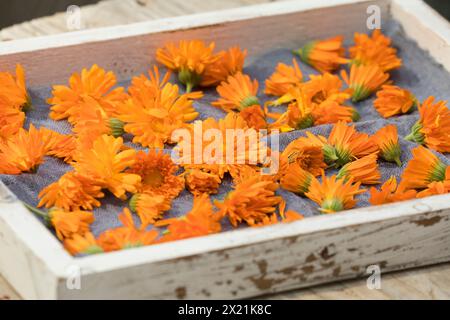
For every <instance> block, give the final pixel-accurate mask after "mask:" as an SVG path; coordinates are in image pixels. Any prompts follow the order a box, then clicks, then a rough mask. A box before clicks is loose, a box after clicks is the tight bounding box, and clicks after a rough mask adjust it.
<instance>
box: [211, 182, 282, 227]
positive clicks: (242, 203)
mask: <svg viewBox="0 0 450 320" xmlns="http://www.w3.org/2000/svg"><path fill="white" fill-rule="evenodd" d="M277 189H278V184H277V183H275V182H273V181H272V180H271V178H270V177H267V176H262V175H256V176H251V177H249V178H247V179H244V180H243V181H242V182H240V183H238V184H237V185H235V186H234V190H233V191H231V192H229V193H228V194H227V195H226V196H225V199H224V200H223V201H222V202H219V201H215V202H214V204H215V205H216V207H217V208H218V209H219V213H220V215H221V216H224V217H225V216H227V217H228V219H229V220H230V222H231V224H232V225H233V226H234V227H236V226H237V225H238V224H239V223H241V222H243V221H245V222H246V223H247V224H248V225H250V226H255V225H258V224H259V223H261V222H263V221H264V219H265V218H266V217H267V216H269V215H271V214H272V213H274V212H275V211H276V206H278V205H279V203H280V202H281V201H282V198H281V197H279V196H276V195H275V191H276V190H277Z"/></svg>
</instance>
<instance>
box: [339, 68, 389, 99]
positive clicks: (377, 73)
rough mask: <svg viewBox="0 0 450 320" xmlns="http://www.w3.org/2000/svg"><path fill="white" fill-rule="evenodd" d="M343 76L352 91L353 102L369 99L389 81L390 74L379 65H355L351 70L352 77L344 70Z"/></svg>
mask: <svg viewBox="0 0 450 320" xmlns="http://www.w3.org/2000/svg"><path fill="white" fill-rule="evenodd" d="M341 76H342V78H343V79H344V81H345V82H346V83H347V85H348V86H349V88H350V89H351V91H352V100H353V102H358V101H361V100H364V99H366V98H368V97H369V96H370V95H371V94H372V93H374V92H375V91H377V90H378V89H379V88H380V87H381V86H382V85H383V84H385V83H386V82H387V81H388V79H389V74H388V73H385V72H383V70H382V69H381V68H380V67H378V66H377V65H367V66H365V65H360V66H357V65H355V64H353V65H352V66H351V68H350V76H349V75H348V74H347V71H345V70H342V73H341Z"/></svg>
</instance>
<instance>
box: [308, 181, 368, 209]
mask: <svg viewBox="0 0 450 320" xmlns="http://www.w3.org/2000/svg"><path fill="white" fill-rule="evenodd" d="M360 185H361V183H360V182H356V183H353V179H352V178H350V179H348V180H345V179H338V178H337V177H336V176H331V177H326V176H325V175H324V174H323V175H322V181H321V182H319V180H317V179H316V178H313V179H312V181H311V185H310V187H309V191H308V192H307V193H305V195H306V196H307V197H308V198H309V199H311V200H312V201H314V202H315V203H317V204H318V205H319V206H320V209H319V210H320V211H321V212H323V213H334V212H338V211H342V210H346V209H351V208H353V207H354V206H355V205H356V200H355V198H354V197H355V195H358V194H361V193H364V192H366V190H364V189H359V187H360Z"/></svg>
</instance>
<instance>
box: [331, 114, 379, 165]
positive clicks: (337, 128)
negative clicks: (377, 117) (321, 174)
mask: <svg viewBox="0 0 450 320" xmlns="http://www.w3.org/2000/svg"><path fill="white" fill-rule="evenodd" d="M323 151H324V156H325V161H326V162H327V163H328V164H330V165H335V166H337V167H341V166H343V165H345V164H346V163H348V162H351V161H353V160H355V159H359V158H362V157H364V156H367V155H369V154H372V153H377V152H378V146H377V145H376V144H375V142H374V141H373V140H371V139H370V138H369V135H367V134H365V133H360V132H358V131H356V129H355V126H347V125H346V124H345V123H344V122H338V123H336V124H335V125H334V126H333V129H332V130H331V133H330V136H329V137H328V143H327V144H325V145H324V147H323Z"/></svg>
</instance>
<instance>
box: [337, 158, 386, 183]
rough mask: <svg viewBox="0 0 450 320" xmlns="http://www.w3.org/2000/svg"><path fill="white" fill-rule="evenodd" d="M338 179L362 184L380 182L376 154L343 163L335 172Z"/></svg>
mask: <svg viewBox="0 0 450 320" xmlns="http://www.w3.org/2000/svg"><path fill="white" fill-rule="evenodd" d="M337 178H338V179H342V178H344V179H349V178H352V179H353V181H357V182H361V183H362V184H378V183H380V179H381V173H380V170H378V165H377V155H376V154H370V155H368V156H365V157H363V158H360V159H357V160H355V161H352V162H349V163H347V164H346V165H344V166H343V167H342V168H341V170H339V172H338V174H337Z"/></svg>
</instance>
